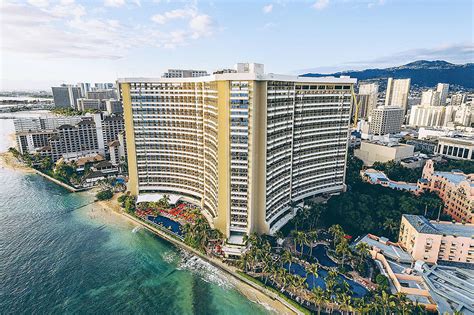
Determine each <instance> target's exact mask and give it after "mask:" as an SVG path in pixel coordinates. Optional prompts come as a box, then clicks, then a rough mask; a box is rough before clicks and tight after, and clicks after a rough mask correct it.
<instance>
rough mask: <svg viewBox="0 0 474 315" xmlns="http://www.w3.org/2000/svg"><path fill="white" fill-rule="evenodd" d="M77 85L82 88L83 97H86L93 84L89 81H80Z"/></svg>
mask: <svg viewBox="0 0 474 315" xmlns="http://www.w3.org/2000/svg"><path fill="white" fill-rule="evenodd" d="M76 86H77V87H78V88H79V89H80V90H81V97H82V98H85V97H86V96H87V92H89V91H90V90H91V84H90V83H87V82H79V83H77V84H76Z"/></svg>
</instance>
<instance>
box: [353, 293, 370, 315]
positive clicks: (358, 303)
mask: <svg viewBox="0 0 474 315" xmlns="http://www.w3.org/2000/svg"><path fill="white" fill-rule="evenodd" d="M353 301H354V303H353V304H354V309H355V310H356V313H359V314H361V315H363V314H365V312H368V311H369V305H368V304H367V302H366V301H365V298H364V297H362V298H360V299H354V300H353Z"/></svg>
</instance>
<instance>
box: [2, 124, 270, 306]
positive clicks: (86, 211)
mask: <svg viewBox="0 0 474 315" xmlns="http://www.w3.org/2000/svg"><path fill="white" fill-rule="evenodd" d="M6 122H7V121H5V120H0V137H3V135H2V131H3V134H5V133H6V130H7V131H10V130H11V125H9V126H7V124H6ZM7 127H8V128H7ZM5 143H6V141H3V142H1V141H0V145H1V146H3V147H0V151H3V150H4V149H5ZM92 199H93V196H91V195H90V194H87V193H84V194H80V195H79V194H71V193H68V192H67V191H65V190H64V189H62V188H60V187H58V186H56V185H54V184H52V183H50V182H48V181H46V180H45V179H43V178H41V177H39V176H37V175H32V174H25V173H21V172H15V171H11V170H8V169H4V168H0V314H18V313H22V314H32V313H35V314H44V313H48V314H64V313H81V314H83V313H94V314H97V313H98V314H100V313H120V314H130V313H139V314H149V313H156V314H264V313H266V312H267V311H266V310H265V309H264V308H263V307H262V306H260V305H258V304H255V303H253V302H251V301H249V300H248V299H246V298H245V297H244V296H243V295H241V294H240V293H239V292H238V291H236V290H235V288H233V287H232V285H231V284H229V280H228V279H227V278H225V276H224V275H221V273H220V272H219V271H218V270H216V269H215V268H213V267H211V266H209V265H208V264H207V263H204V262H202V261H200V260H197V259H196V258H195V257H192V258H189V257H186V254H185V253H183V252H181V251H180V250H178V249H176V248H175V247H173V246H172V245H170V244H168V243H166V242H164V241H162V240H161V239H159V238H157V237H156V236H154V235H153V234H151V233H149V232H147V231H146V230H144V229H140V230H138V231H134V227H135V226H134V225H132V224H131V223H129V222H127V221H124V219H123V218H122V217H120V216H118V215H116V214H113V213H110V212H107V211H104V210H103V209H101V208H99V207H98V206H97V205H94V204H89V203H90V202H91V201H92ZM84 205H86V206H84Z"/></svg>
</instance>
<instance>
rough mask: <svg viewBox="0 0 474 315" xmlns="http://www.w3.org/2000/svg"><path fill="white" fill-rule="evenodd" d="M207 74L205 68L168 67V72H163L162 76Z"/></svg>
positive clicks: (185, 76) (186, 76)
mask: <svg viewBox="0 0 474 315" xmlns="http://www.w3.org/2000/svg"><path fill="white" fill-rule="evenodd" d="M206 75H209V74H208V73H207V71H205V70H182V69H168V72H165V73H163V75H162V78H197V77H204V76H206Z"/></svg>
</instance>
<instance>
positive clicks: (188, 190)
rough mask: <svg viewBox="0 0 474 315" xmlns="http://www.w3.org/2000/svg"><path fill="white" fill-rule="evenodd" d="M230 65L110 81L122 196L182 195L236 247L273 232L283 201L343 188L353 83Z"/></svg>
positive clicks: (283, 212) (283, 216) (285, 206)
mask: <svg viewBox="0 0 474 315" xmlns="http://www.w3.org/2000/svg"><path fill="white" fill-rule="evenodd" d="M235 69H236V72H233V73H222V74H214V75H209V76H202V77H192V78H124V79H119V83H120V90H121V96H122V100H123V104H124V115H125V121H126V130H127V150H128V166H129V173H130V185H129V186H130V187H129V189H130V190H131V192H132V193H133V194H135V195H141V194H144V193H158V194H163V193H167V194H168V193H169V194H177V195H181V196H185V197H188V198H191V199H193V200H194V202H195V203H197V204H199V205H200V206H201V208H202V211H203V214H204V215H205V216H206V218H207V219H208V220H209V222H210V223H211V224H212V225H213V226H215V227H216V228H218V229H219V230H220V231H222V232H223V234H224V235H225V236H226V237H227V238H228V241H229V242H230V243H238V244H242V242H243V236H244V235H245V234H248V233H251V232H259V233H274V232H275V231H277V230H278V229H279V228H280V227H282V226H283V225H284V224H285V223H286V222H287V221H288V220H289V219H291V218H292V217H293V216H294V214H295V210H294V209H293V207H292V205H293V204H295V203H301V202H302V201H303V200H304V199H306V198H310V197H313V196H316V195H319V194H334V193H339V192H341V191H343V190H344V188H345V185H344V174H345V167H346V152H347V146H348V139H349V125H350V106H351V89H352V85H353V84H354V83H355V82H356V80H355V79H351V78H348V77H340V78H335V77H322V78H308V77H297V76H287V75H277V74H265V73H263V65H259V64H238V65H237V66H236V68H235Z"/></svg>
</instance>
